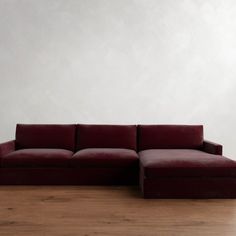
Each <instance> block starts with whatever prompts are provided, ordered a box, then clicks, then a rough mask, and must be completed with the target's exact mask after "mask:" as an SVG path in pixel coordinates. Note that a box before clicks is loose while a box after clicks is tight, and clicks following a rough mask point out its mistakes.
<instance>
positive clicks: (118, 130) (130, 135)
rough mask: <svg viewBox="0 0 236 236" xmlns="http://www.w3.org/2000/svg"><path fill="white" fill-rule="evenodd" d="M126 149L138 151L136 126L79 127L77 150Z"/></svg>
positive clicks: (83, 125)
mask: <svg viewBox="0 0 236 236" xmlns="http://www.w3.org/2000/svg"><path fill="white" fill-rule="evenodd" d="M85 148H125V149H133V150H136V126H135V125H85V124H79V125H77V150H81V149H85Z"/></svg>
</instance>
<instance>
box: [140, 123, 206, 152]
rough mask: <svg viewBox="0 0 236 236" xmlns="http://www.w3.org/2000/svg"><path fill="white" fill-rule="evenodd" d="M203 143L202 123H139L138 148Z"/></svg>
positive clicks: (184, 146) (158, 147) (166, 147)
mask: <svg viewBox="0 0 236 236" xmlns="http://www.w3.org/2000/svg"><path fill="white" fill-rule="evenodd" d="M202 145H203V126H202V125H139V126H138V150H139V151H140V150H145V149H162V148H163V149H168V148H176V149H178V148H185V149H199V148H201V147H202Z"/></svg>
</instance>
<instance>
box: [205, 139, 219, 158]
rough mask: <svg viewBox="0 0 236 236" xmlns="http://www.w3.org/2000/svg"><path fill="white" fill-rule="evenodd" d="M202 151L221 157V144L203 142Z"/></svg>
mask: <svg viewBox="0 0 236 236" xmlns="http://www.w3.org/2000/svg"><path fill="white" fill-rule="evenodd" d="M203 151H204V152H207V153H211V154H215V155H222V154H223V147H222V145H221V144H218V143H213V142H210V141H207V140H204V142H203Z"/></svg>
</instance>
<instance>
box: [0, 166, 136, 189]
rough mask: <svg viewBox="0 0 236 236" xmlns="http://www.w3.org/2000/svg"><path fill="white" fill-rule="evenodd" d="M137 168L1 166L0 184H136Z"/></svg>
mask: <svg viewBox="0 0 236 236" xmlns="http://www.w3.org/2000/svg"><path fill="white" fill-rule="evenodd" d="M137 184H138V170H136V169H119V168H1V169H0V185H137Z"/></svg>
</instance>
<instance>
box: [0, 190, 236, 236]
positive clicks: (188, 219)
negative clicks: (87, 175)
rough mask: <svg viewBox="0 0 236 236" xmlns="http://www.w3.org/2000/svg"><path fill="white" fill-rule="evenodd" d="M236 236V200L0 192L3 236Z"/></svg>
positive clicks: (100, 192) (107, 192)
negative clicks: (147, 198)
mask: <svg viewBox="0 0 236 236" xmlns="http://www.w3.org/2000/svg"><path fill="white" fill-rule="evenodd" d="M14 235H16V236H28V235H32V236H38V235H43V236H46V235H50V236H54V235H59V236H73V235H78V236H92V235H94V236H98V235H103V236H107V235H111V236H113V235H114V236H128V235H133V236H134V235H135V236H139V235H140V236H149V235H151V236H154V235H155V236H156V235H157V236H159V235H160V236H166V235H168V236H172V235H173V236H175V235H180V236H185V235H186V236H195V235H199V236H205V235H214V236H231V235H232V236H235V235H236V200H164V199H163V200H162V199H161V200H158V199H155V200H146V199H142V198H141V196H140V193H139V190H138V188H136V187H101V186H100V187H95V186H75V187H74V186H38V187H37V186H0V236H14Z"/></svg>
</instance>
